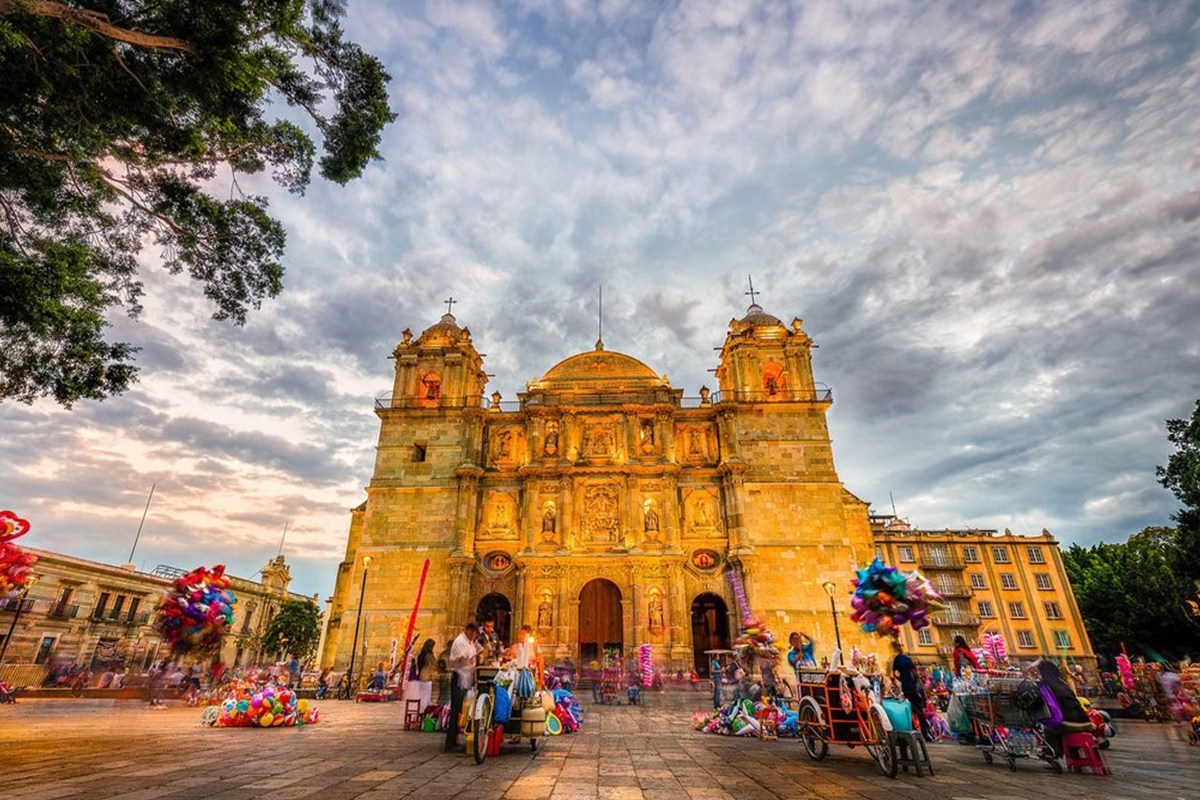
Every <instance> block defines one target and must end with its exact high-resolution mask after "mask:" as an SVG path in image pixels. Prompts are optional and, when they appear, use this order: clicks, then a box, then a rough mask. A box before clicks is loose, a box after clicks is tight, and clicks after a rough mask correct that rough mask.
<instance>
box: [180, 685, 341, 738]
mask: <svg viewBox="0 0 1200 800" xmlns="http://www.w3.org/2000/svg"><path fill="white" fill-rule="evenodd" d="M201 720H202V721H203V722H204V724H205V725H208V726H209V727H217V728H291V727H295V726H297V725H314V724H316V723H317V722H320V714H319V713H318V711H317V707H316V706H315V705H313V704H312V703H311V702H310V701H309V700H307V699H299V698H297V697H296V693H295V692H293V691H292V690H291V689H287V688H284V687H282V686H279V687H275V686H267V687H265V688H263V689H261V690H259V691H256V690H254V688H253V687H250V686H247V687H245V688H241V689H234V690H233V691H232V692H231V694H230V696H229V697H226V698H225V700H224V701H222V703H221V704H220V705H219V706H209V707H208V708H206V709H204V713H203V715H202V717H201Z"/></svg>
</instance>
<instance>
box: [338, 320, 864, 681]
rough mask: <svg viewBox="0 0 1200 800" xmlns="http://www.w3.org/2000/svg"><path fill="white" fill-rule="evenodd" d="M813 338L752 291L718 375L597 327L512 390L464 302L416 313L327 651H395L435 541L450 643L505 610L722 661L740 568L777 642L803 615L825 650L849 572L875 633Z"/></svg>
mask: <svg viewBox="0 0 1200 800" xmlns="http://www.w3.org/2000/svg"><path fill="white" fill-rule="evenodd" d="M813 346H814V345H813V341H812V339H810V338H809V336H808V335H807V334H806V333H805V332H804V330H803V328H802V326H801V321H800V320H799V319H794V320H792V322H791V323H790V324H784V323H783V322H782V321H780V320H779V319H778V318H776V317H774V316H771V315H770V314H767V313H766V312H764V311H763V309H762V308H761V307H759V306H758V305H752V306H750V308H749V310H748V312H747V313H746V315H745V316H743V317H742V318H741V319H734V320H731V321H730V323H729V329H728V332H727V333H726V335H725V342H724V345H723V347H722V348H721V349H720V356H719V359H718V363H717V368H716V376H717V382H718V384H719V388H718V390H717V391H715V392H713V391H710V390H709V389H708V388H701V389H700V390H699V393H698V396H695V397H686V396H684V391H683V390H682V389H679V388H676V387H674V386H672V385H671V383H670V381H669V380H668V379H667V377H666V376H665V375H662V374H660V373H659V372H658V371H656V370H654V369H652V368H651V367H649V366H648V365H646V364H644V363H643V362H641V361H639V360H638V359H636V358H634V357H632V356H628V355H624V354H621V353H616V352H611V351H608V350H605V349H604V345H603V343H602V342H597V343H596V345H595V348H594V349H593V350H590V351H587V352H582V353H577V354H575V355H571V356H569V357H567V358H565V359H564V360H562V361H561V362H559V363H558V364H556V365H554V366H553V367H551V368H550V369H549V370H548V371H547V372H546V373H545V374H544V375H543V376H542V377H541V378H540V379H538V380H535V381H532V382H530V383H529V384H528V385H527V386H526V389H525V391H524V392H523V393H520V394H519V395H518V398H517V401H516V402H506V401H504V400H503V399H502V398H501V397H500V395H499V394H498V393H493V394H491V396H490V397H489V396H488V395H487V393H486V384H487V374H486V373H485V371H484V363H483V356H482V355H481V354H480V353H478V352H477V351H476V349H475V345H474V343H473V341H472V338H471V333H470V331H469V330H468V329H467V328H464V327H460V326H459V324H458V322H457V320H456V319H455V318H454V317H453V316H452V315H451V314H446V315H445V316H443V317H442V319H441V321H440V322H438V323H436V324H435V325H433V326H431V327H429V328H428V329H426V330H425V331H424V332H423V333H422V334H421V335H420V336H413V334H412V332H411V331H408V330H406V331H404V334H403V341H402V342H400V344H399V345H398V346H397V347H396V349H395V351H394V353H393V354H392V355H393V358H394V359H395V383H394V386H393V391H392V394H391V395H390V396H388V397H384V398H381V399H379V400H377V401H376V408H375V410H376V413H377V415H378V416H379V419H380V433H379V444H378V449H377V454H376V461H375V470H374V474H373V475H372V477H371V482H370V484H369V486H368V487H367V499H366V501H365V502H364V503H363V504H362V505H360V506H359V507H358V508H356V509H354V510H353V512H352V513H351V520H350V533H349V541H348V543H347V547H346V557H345V560H344V561H343V562H342V564H341V566H340V568H339V572H338V578H337V586H336V589H335V593H334V598H333V605H332V610H331V615H330V620H329V623H330V625H329V632H328V635H327V637H326V639H325V647H324V653H323V663H324V664H326V665H333V664H336V665H338V666H345V665H346V664H347V663H348V662H349V660H350V654H351V650H352V649H353V648H354V647H355V641H356V639H357V643H358V657H359V658H360V659H362V658H365V660H366V662H368V663H374V662H375V661H376V660H386V659H387V658H388V655H389V653H390V651H391V650H392V648H393V647H394V642H395V640H397V639H401V638H402V637H403V634H404V629H405V625H406V623H407V620H408V615H409V613H410V610H411V608H412V606H413V601H414V597H415V594H416V589H417V584H418V581H419V578H420V575H421V570H422V566H423V564H424V562H425V560H426V559H428V560H429V561H430V571H429V578H428V582H427V585H426V587H425V594H424V598H423V600H422V603H421V611H420V614H419V616H418V621H417V628H418V629H419V630H420V631H421V632H422V635H423V636H432V637H434V638H435V639H436V640H437V641H438V644H439V647H444V646H445V644H446V642H448V641H449V639H450V638H451V637H452V636H454V635H455V634H456V633H457V631H458V630H459V628H460V626H461V625H462V624H463V623H465V622H466V621H467V620H469V619H471V618H473V617H475V616H476V615H477V614H478V613H480V612H491V613H494V614H496V616H497V621H498V627H499V629H500V632H501V636H502V637H503V638H505V639H506V640H511V636H512V632H513V631H514V630H515V628H516V627H517V626H520V625H521V624H529V625H532V626H534V627H535V628H536V630H537V635H538V638H539V642H540V643H541V644H542V646H543V649H544V650H549V651H550V653H551V654H552V656H554V657H558V658H565V657H571V658H573V659H575V660H576V661H582V662H587V661H590V660H592V659H594V658H596V657H597V656H598V655H599V654H600V653H601V652H603V650H604V649H606V648H610V649H617V650H621V651H623V652H624V653H626V654H629V653H631V652H632V649H633V648H634V647H636V646H637V645H639V644H641V643H644V642H648V643H650V644H652V645H653V648H654V652H655V656H656V658H657V659H659V660H662V661H666V662H668V663H670V664H671V665H672V666H683V667H690V666H691V665H692V664H693V663H695V664H696V665H697V666H699V667H700V668H701V669H702V670H706V669H707V660H706V659H704V658H703V656H702V653H703V651H704V650H705V649H709V648H719V647H727V646H728V645H729V642H730V634H731V632H733V633H734V634H735V635H736V628H737V625H738V622H739V620H740V615H739V613H738V611H737V608H736V605H737V604H736V599H735V595H734V592H733V590H732V589H731V582H730V581H729V580H728V579H727V575H728V574H729V573H736V574H738V575H740V576H741V578H742V582H743V585H744V587H745V594H746V596H747V598H748V601H749V605H750V606H751V608H752V609H753V610H754V611H755V612H757V613H761V614H765V615H766V621H767V623H768V625H769V626H770V627H771V628H772V629H773V630H774V631H775V632H776V633H777V634H778V635H779V636H780V637H781V638H783V637H786V634H787V632H789V631H792V630H804V631H806V632H808V633H809V634H811V635H812V636H814V637H815V638H817V640H818V642H819V646H820V648H819V649H820V650H821V651H823V654H825V655H827V654H828V653H829V652H830V651H831V650H832V649H833V646H834V645H833V643H834V640H835V632H834V623H833V617H832V615H831V612H830V598H829V595H827V594H826V591H825V590H824V589H823V588H822V587H823V584H824V583H826V582H829V581H832V582H834V583H835V584H836V587H837V594H836V597H837V600H836V602H837V604H838V606H839V608H838V611H839V614H841V615H842V619H841V624H840V634H841V638H842V640H843V643H844V644H845V646H846V648H847V649H848V648H849V647H850V645H852V644H857V645H859V646H860V647H864V648H870V649H875V648H877V647H878V643H877V642H875V641H873V640H870V639H868V638H867V637H866V636H864V635H862V634H860V633H859V632H858V631H857V630H856V629H855V626H854V625H853V624H852V623H850V621H849V618H848V616H846V614H847V612H848V603H847V599H846V595H845V591H846V588H847V579H848V577H849V571H850V567H851V564H852V563H853V562H858V563H864V562H865V561H866V560H868V559H870V557H871V554H872V548H873V541H872V538H871V530H870V526H869V524H868V520H867V506H866V504H865V503H864V502H863V501H862V500H860V499H859V498H857V497H855V496H854V495H853V494H852V493H850V492H849V491H848V490H847V489H846V488H845V487H844V486H843V484H842V482H841V480H840V479H839V477H838V474H837V472H836V470H835V469H834V463H833V454H832V448H831V445H830V438H829V430H828V427H827V424H826V414H827V412H828V410H829V408H830V405H831V403H832V396H831V392H830V390H829V389H828V388H826V387H824V386H823V385H821V384H818V383H817V382H816V381H815V380H814V377H813V372H812V363H811V349H812V347H813ZM831 588H832V587H831ZM360 597H361V598H362V604H361V608H360V602H359V599H360ZM360 612H361V613H360ZM356 632H357V633H356ZM359 663H363V662H362V661H360V662H359Z"/></svg>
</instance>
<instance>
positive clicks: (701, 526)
mask: <svg viewBox="0 0 1200 800" xmlns="http://www.w3.org/2000/svg"><path fill="white" fill-rule="evenodd" d="M684 510H685V518H686V522H687V532H688V534H689V535H691V536H714V535H717V534H719V533H720V516H719V512H718V511H717V498H716V497H715V496H714V495H713V493H712V492H710V491H708V490H707V489H695V490H693V491H692V492H690V493H689V494H688V496H687V500H686V501H685V504H684Z"/></svg>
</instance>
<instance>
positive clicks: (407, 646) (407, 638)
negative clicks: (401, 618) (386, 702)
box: [400, 558, 429, 711]
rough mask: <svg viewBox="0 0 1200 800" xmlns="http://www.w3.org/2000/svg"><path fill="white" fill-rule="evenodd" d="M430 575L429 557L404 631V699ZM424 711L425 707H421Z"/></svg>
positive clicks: (402, 670) (402, 681) (402, 669)
mask: <svg viewBox="0 0 1200 800" xmlns="http://www.w3.org/2000/svg"><path fill="white" fill-rule="evenodd" d="M427 575H429V559H428V558H427V559H425V566H424V567H422V568H421V582H420V583H418V584H417V599H416V600H415V601H413V610H412V613H411V614H409V615H408V630H407V631H406V632H405V633H404V664H403V666H402V667H401V670H400V698H401V699H404V691H405V689H407V688H408V664H409V660H410V659H411V658H412V649H413V641H412V637H413V627H414V626H415V625H416V624H417V611H418V610H420V608H421V595H422V594H424V593H425V578H426V576H427ZM421 710H422V711H424V710H425V709H421Z"/></svg>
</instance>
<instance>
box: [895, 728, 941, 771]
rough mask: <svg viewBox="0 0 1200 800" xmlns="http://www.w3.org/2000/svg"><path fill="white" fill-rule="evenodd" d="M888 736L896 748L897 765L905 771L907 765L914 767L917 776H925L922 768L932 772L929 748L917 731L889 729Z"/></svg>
mask: <svg viewBox="0 0 1200 800" xmlns="http://www.w3.org/2000/svg"><path fill="white" fill-rule="evenodd" d="M888 736H889V737H891V740H892V744H893V745H894V746H895V748H896V766H897V767H902V768H903V769H904V771H905V772H908V768H909V767H912V768H914V769H915V770H916V771H917V777H918V778H923V777H925V775H924V772H923V770H927V771H928V772H929V774H930V775H932V774H933V762H932V761H930V760H929V750H928V748H926V747H925V740H924V739H923V738H922V737H921V734H920V733H919V732H914V731H889V732H888Z"/></svg>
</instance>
